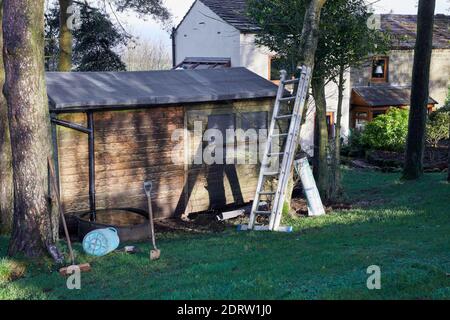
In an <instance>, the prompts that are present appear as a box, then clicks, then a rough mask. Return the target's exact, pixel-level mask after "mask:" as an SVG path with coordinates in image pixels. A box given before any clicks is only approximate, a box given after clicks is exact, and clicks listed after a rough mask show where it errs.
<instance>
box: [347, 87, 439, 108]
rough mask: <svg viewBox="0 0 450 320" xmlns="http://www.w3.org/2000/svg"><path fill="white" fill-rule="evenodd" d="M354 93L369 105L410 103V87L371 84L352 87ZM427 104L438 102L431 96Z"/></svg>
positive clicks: (390, 105) (401, 104)
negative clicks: (369, 85)
mask: <svg viewBox="0 0 450 320" xmlns="http://www.w3.org/2000/svg"><path fill="white" fill-rule="evenodd" d="M353 92H354V93H356V94H357V95H358V96H359V97H361V99H362V100H363V101H364V102H365V104H366V105H367V106H370V107H385V106H389V107H395V106H408V105H410V97H411V88H403V87H393V86H371V87H356V88H353ZM428 103H429V104H438V102H437V101H436V100H434V99H433V98H431V97H430V98H429V100H428Z"/></svg>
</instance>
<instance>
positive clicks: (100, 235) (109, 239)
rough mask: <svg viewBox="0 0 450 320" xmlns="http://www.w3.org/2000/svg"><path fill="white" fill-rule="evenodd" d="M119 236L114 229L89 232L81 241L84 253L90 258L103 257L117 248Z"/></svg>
mask: <svg viewBox="0 0 450 320" xmlns="http://www.w3.org/2000/svg"><path fill="white" fill-rule="evenodd" d="M119 243H120V240H119V235H118V233H117V230H116V229H114V228H106V229H98V230H94V231H91V232H89V233H88V234H87V235H86V236H85V237H84V239H83V249H84V251H85V252H86V253H87V254H89V255H92V256H97V257H101V256H105V255H107V254H108V253H110V252H113V251H114V250H116V249H117V248H118V247H119Z"/></svg>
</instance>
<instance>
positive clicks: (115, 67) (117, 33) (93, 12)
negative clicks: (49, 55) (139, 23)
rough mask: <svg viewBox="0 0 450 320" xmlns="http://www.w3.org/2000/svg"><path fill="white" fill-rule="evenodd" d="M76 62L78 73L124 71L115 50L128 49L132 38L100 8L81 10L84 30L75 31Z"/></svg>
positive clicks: (74, 60) (124, 68) (82, 8)
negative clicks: (126, 47)
mask: <svg viewBox="0 0 450 320" xmlns="http://www.w3.org/2000/svg"><path fill="white" fill-rule="evenodd" d="M73 36H74V40H75V41H74V42H75V44H74V50H73V62H74V65H75V66H76V71H125V70H126V66H125V64H124V63H123V62H122V60H121V59H120V56H119V55H118V54H117V53H116V52H115V51H114V48H117V47H120V46H122V45H123V46H125V45H126V44H127V41H128V39H129V36H128V35H126V34H124V32H122V31H121V30H120V29H119V28H118V27H117V26H115V25H114V24H113V23H112V22H111V21H110V20H109V19H108V17H107V16H106V15H105V14H103V13H102V12H100V11H99V10H97V9H94V8H90V7H88V6H82V7H81V27H80V28H79V29H77V30H75V31H74V33H73Z"/></svg>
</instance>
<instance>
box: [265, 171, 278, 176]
mask: <svg viewBox="0 0 450 320" xmlns="http://www.w3.org/2000/svg"><path fill="white" fill-rule="evenodd" d="M263 174H264V175H265V176H277V175H279V174H280V173H279V172H264V173H263Z"/></svg>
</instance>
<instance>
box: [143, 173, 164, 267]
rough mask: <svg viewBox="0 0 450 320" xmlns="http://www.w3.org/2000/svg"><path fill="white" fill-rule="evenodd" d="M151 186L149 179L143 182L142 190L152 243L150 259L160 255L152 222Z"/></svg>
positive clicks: (155, 258) (157, 257)
mask: <svg viewBox="0 0 450 320" xmlns="http://www.w3.org/2000/svg"><path fill="white" fill-rule="evenodd" d="M152 187H153V184H152V183H151V182H150V181H145V182H144V191H145V194H146V195H147V199H148V225H149V231H150V237H151V239H152V245H153V250H150V260H158V259H159V257H160V256H161V250H159V249H158V248H157V247H156V238H155V225H154V224H153V209H152V195H151V193H152Z"/></svg>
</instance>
